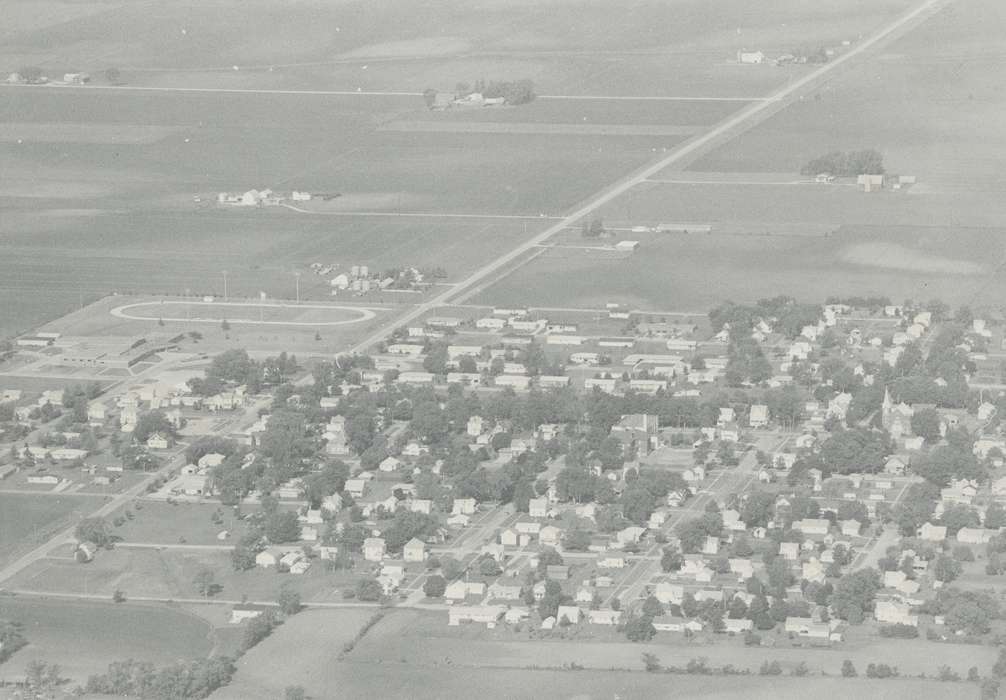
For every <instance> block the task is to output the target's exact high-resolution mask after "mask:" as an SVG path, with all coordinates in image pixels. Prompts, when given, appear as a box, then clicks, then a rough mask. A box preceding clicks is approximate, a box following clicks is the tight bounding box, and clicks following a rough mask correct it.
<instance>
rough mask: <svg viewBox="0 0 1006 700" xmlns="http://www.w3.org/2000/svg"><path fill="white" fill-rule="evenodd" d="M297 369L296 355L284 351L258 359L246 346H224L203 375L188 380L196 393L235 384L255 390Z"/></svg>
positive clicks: (211, 393)
mask: <svg viewBox="0 0 1006 700" xmlns="http://www.w3.org/2000/svg"><path fill="white" fill-rule="evenodd" d="M299 369H300V368H299V366H298V365H297V358H296V357H295V356H293V355H289V356H288V355H287V354H286V353H285V352H284V353H280V355H279V356H278V357H269V358H266V359H265V360H263V361H262V362H258V361H256V360H253V359H252V358H250V357H249V356H248V352H247V351H246V350H227V351H225V352H222V353H220V354H219V355H217V356H216V357H214V358H213V361H212V362H211V363H210V366H209V367H207V368H206V374H205V376H204V377H196V378H193V379H190V380H189V382H188V384H189V388H190V389H191V390H192V393H194V394H195V395H197V396H214V395H216V394H219V393H221V392H223V391H227V390H228V389H229V388H231V387H234V386H238V385H245V386H246V387H247V389H248V392H249V393H252V394H257V393H259V392H260V391H262V389H263V388H267V387H275V386H279V385H281V384H283V383H285V382H286V381H288V380H289V379H290V378H291V377H292V376H293V375H294V374H296V373H297V371H298V370H299Z"/></svg>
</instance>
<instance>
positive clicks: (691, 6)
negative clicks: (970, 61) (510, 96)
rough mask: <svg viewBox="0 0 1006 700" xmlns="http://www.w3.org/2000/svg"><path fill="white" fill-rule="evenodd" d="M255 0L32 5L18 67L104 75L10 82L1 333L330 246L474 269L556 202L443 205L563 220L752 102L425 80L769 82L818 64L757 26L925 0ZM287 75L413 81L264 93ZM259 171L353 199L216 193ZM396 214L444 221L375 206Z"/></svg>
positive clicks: (789, 27) (826, 29) (256, 273)
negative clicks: (749, 54) (515, 95)
mask: <svg viewBox="0 0 1006 700" xmlns="http://www.w3.org/2000/svg"><path fill="white" fill-rule="evenodd" d="M252 4H253V6H254V11H253V12H249V16H248V17H247V18H246V22H245V24H243V25H242V31H241V32H235V31H233V21H232V20H233V14H232V11H233V8H234V7H235V6H236V4H235V3H234V2H233V1H232V0H223V1H221V2H219V3H215V4H214V5H213V6H211V7H206V6H205V5H204V4H201V3H194V2H182V3H172V4H170V6H166V7H158V8H156V9H154V10H150V11H147V10H149V9H150V8H146V9H143V10H141V9H140V8H137V7H133V6H130V5H123V4H121V3H115V4H97V3H93V4H88V5H87V6H86V7H80V6H78V5H77V4H74V5H73V7H72V8H71V11H68V13H67V14H66V15H65V17H62V20H63V21H60V19H61V18H60V14H59V12H58V10H57V8H59V7H61V6H62V5H64V3H56V2H45V3H43V6H42V9H41V10H40V11H39V13H38V15H37V16H36V15H31V14H27V13H24V12H22V11H21V8H15V9H13V10H12V11H11V16H12V20H11V22H10V24H9V25H5V30H4V32H3V33H2V34H0V66H3V65H7V64H9V65H10V66H11V67H18V66H22V65H30V64H34V65H40V66H42V67H43V68H44V69H45V70H47V71H50V72H52V73H53V75H57V76H58V75H59V73H60V71H64V70H71V69H74V68H75V69H79V70H88V71H91V72H93V73H94V74H95V83H96V84H95V86H94V87H93V88H84V89H75V88H60V87H42V88H32V87H10V88H2V89H3V90H4V100H3V102H2V106H0V158H3V160H4V163H5V174H7V175H8V177H7V178H5V181H4V183H2V184H0V205H2V206H4V209H5V216H4V219H3V222H2V223H0V241H3V243H4V245H5V251H4V252H5V255H4V256H2V259H0V275H3V277H4V279H5V280H7V283H6V285H4V288H3V289H0V307H3V308H6V309H8V311H7V312H5V313H4V314H3V316H2V317H0V334H4V335H7V334H13V333H17V332H21V331H24V330H27V329H29V328H31V327H33V326H36V325H38V324H39V323H40V322H42V321H45V320H49V319H52V318H55V317H57V316H59V315H61V314H63V313H65V312H67V311H68V310H70V309H72V308H74V307H75V306H79V305H81V304H82V303H84V302H88V301H93V300H94V299H96V298H99V297H101V296H102V295H104V294H107V293H109V292H110V291H113V290H114V291H118V292H143V293H167V292H170V293H176V294H180V293H182V292H183V291H184V290H185V289H191V290H192V291H193V292H202V293H213V292H216V293H219V284H218V282H219V279H218V278H219V272H220V270H221V269H228V270H229V271H230V272H231V275H232V277H231V284H232V290H233V293H234V294H235V295H239V296H249V295H257V294H258V293H259V292H260V291H264V292H266V293H267V294H269V295H271V296H285V297H289V296H291V294H290V292H291V289H290V288H291V286H292V285H291V276H292V272H293V271H294V270H295V269H298V266H302V265H304V264H306V263H308V262H314V261H318V260H319V259H320V260H321V261H323V262H326V263H330V262H338V263H341V264H346V265H348V264H369V265H371V266H372V267H373V268H376V269H381V268H384V267H390V266H393V265H402V264H412V265H416V266H423V265H430V264H435V263H438V262H441V261H443V260H448V261H450V263H451V264H450V265H449V269H448V274H449V275H450V277H451V279H460V278H463V277H464V275H465V274H466V273H467V272H470V271H471V270H473V269H475V268H477V267H478V265H479V264H480V263H482V262H485V261H486V260H488V259H491V257H492V256H493V255H495V254H497V253H498V252H501V251H504V250H507V249H509V248H511V247H513V246H514V245H515V244H516V243H517V242H518V241H520V240H524V239H526V238H527V237H528V236H530V235H532V234H533V233H534V232H535V231H536V230H541V229H540V226H543V225H544V222H539V221H533V220H526V221H521V220H516V219H512V220H510V219H505V218H500V219H492V218H489V219H484V218H478V219H471V220H469V219H459V218H448V217H441V216H439V215H442V214H452V215H453V214H478V215H480V216H484V215H490V216H492V215H499V216H513V215H523V216H530V217H539V215H542V214H547V215H559V214H561V213H562V212H564V211H568V210H569V209H570V208H571V207H573V206H575V205H576V204H577V203H578V202H581V201H583V199H584V198H585V197H587V196H588V195H589V194H591V193H593V192H595V191H597V190H599V189H600V188H602V187H603V186H604V185H606V184H608V183H610V182H611V181H612V180H613V179H615V178H617V177H618V175H619V174H621V173H625V172H628V171H631V170H632V169H634V168H636V167H638V166H640V165H641V164H643V163H644V162H646V161H647V160H649V159H650V158H652V157H654V156H655V154H657V153H661V152H662V151H663V149H666V148H669V147H671V146H673V145H674V144H676V143H678V142H679V141H680V140H681V139H682V138H686V137H687V136H688V135H690V134H692V133H695V131H696V130H698V129H701V128H704V127H708V126H710V125H712V124H714V123H716V122H718V121H720V120H722V119H723V118H725V117H726V116H727V115H728V114H730V113H732V112H733V111H734V110H736V109H738V108H740V107H742V106H743V105H744V104H745V103H744V102H743V101H725V102H715V101H708V100H706V101H703V100H699V101H684V102H677V101H640V100H628V101H617V100H615V101H613V100H599V99H586V100H562V99H542V100H540V101H539V102H538V103H532V104H531V105H528V106H527V107H526V108H513V109H509V108H508V109H502V110H483V111H480V112H460V111H459V112H457V113H454V114H449V115H444V114H431V113H429V112H427V111H426V110H425V108H424V105H423V102H422V99H421V97H420V96H419V95H418V93H419V92H420V91H421V90H423V89H424V88H426V87H431V86H432V87H435V88H437V89H449V88H450V87H451V86H453V85H454V84H455V83H456V82H458V81H463V80H476V79H479V78H485V79H488V80H493V79H520V78H531V79H533V80H535V81H536V84H537V88H538V92H539V93H542V94H545V95H548V94H558V95H572V96H585V95H586V96H590V95H595V96H596V95H600V96H607V95H615V96H618V95H623V96H624V95H634V96H652V97H667V96H670V97H678V96H693V97H696V96H697V97H719V96H725V97H730V98H740V99H741V100H743V99H744V98H747V97H756V96H759V95H764V94H767V93H768V92H770V91H771V90H773V89H775V88H776V87H778V86H779V85H781V84H782V83H784V82H785V81H787V80H791V79H793V78H794V77H795V76H797V75H799V74H801V73H802V72H804V71H805V70H806V69H805V67H790V68H788V69H777V68H775V67H774V66H771V65H768V64H765V65H760V66H740V65H738V64H736V63H735V61H734V55H735V52H736V51H737V49H738V48H741V46H739V42H740V43H741V44H743V46H759V47H761V48H762V50H765V51H767V52H770V53H772V52H775V53H780V52H783V51H789V50H792V48H793V42H794V41H795V40H796V38H798V39H799V41H800V42H817V43H820V44H822V45H828V46H839V44H840V43H841V42H842V41H843V40H849V41H854V40H855V39H856V38H857V37H858V36H860V35H862V34H864V33H867V32H869V31H871V30H872V29H874V28H875V27H877V26H879V25H881V24H882V23H884V22H885V21H887V20H889V19H890V18H891V17H892V16H894V15H895V14H897V13H899V12H901V11H903V10H904V9H905V8H907V7H908V6H910V2H909V0H883V1H882V2H873V3H870V2H866V1H865V0H840V2H835V3H830V4H829V5H828V6H827V7H816V6H815V7H808V6H806V3H801V2H799V0H784V1H783V2H781V3H777V4H776V5H774V6H773V8H772V10H771V11H765V10H764V9H762V10H760V11H759V12H753V11H752V10H751V8H750V6H749V5H748V4H747V3H745V2H743V1H742V0H729V2H727V3H726V4H725V5H724V4H723V3H721V4H720V5H718V7H717V11H716V12H715V13H712V12H709V11H708V10H707V9H706V7H705V5H704V3H701V2H700V0H682V1H681V2H679V3H676V4H675V5H674V6H663V5H655V4H652V3H646V2H642V1H641V0H633V2H631V3H630V4H629V5H628V6H627V7H626V8H625V11H624V12H623V13H622V15H621V17H620V23H619V24H618V26H617V27H612V26H611V22H610V18H609V16H608V11H609V7H608V6H607V4H605V3H600V2H590V3H586V4H583V3H578V4H576V5H571V4H568V3H566V2H559V1H558V0H556V1H554V2H550V3H548V4H547V6H541V5H540V4H528V5H523V6H518V7H514V6H513V4H512V3H500V2H498V0H483V1H482V2H477V3H474V4H469V3H459V2H457V0H437V1H436V2H433V3H429V4H426V5H424V6H423V7H422V8H410V12H411V14H410V22H409V23H408V25H407V26H403V25H402V24H401V23H399V22H389V21H385V20H386V19H387V18H389V17H392V16H397V13H398V12H400V9H401V3H400V1H399V0H383V1H382V2H379V3H378V4H377V5H376V6H369V7H368V11H367V12H366V13H359V12H355V11H353V10H352V9H349V6H345V5H344V3H335V4H334V5H327V4H316V3H310V4H307V5H303V6H298V8H297V11H296V12H288V11H286V10H285V9H284V10H281V9H278V8H276V7H275V6H271V5H269V4H268V3H264V2H261V1H259V2H253V3H252ZM3 5H4V3H0V6H3ZM15 5H16V3H15ZM241 7H242V9H244V10H247V9H248V7H247V6H246V5H241ZM849 18H852V19H849ZM113 26H114V28H115V31H114V32H112V31H110V28H111V27H113ZM501 26H505V27H507V28H508V31H500V30H499V28H500V27H501ZM322 27H324V29H322ZM333 28H334V31H333ZM738 36H740V37H742V38H741V39H738ZM120 37H123V38H124V37H130V38H129V40H123V39H122V38H120ZM138 39H142V40H138ZM54 47H58V48H54ZM108 66H114V67H117V68H119V69H120V70H121V72H122V78H121V81H122V82H125V83H126V85H125V86H124V87H126V88H141V87H143V86H144V85H149V86H155V87H156V86H161V87H163V86H167V85H175V86H180V87H192V88H198V89H205V88H223V89H225V90H232V89H233V90H238V92H212V91H211V92H192V91H190V92H186V93H184V94H182V93H175V92H170V91H145V90H132V89H129V90H110V89H102V88H110V87H114V86H111V85H109V84H108V81H107V80H106V79H105V78H104V76H103V70H104V68H105V67H108ZM234 66H237V67H238V68H239V70H234ZM263 88H264V89H266V90H269V89H271V90H286V91H290V90H319V89H320V90H322V91H324V90H326V89H327V90H333V89H334V90H348V91H350V92H355V91H357V89H358V88H359V89H361V90H367V91H370V90H390V91H392V92H394V93H395V94H387V95H366V94H352V95H338V94H321V93H317V94H291V93H289V92H287V93H283V94H276V93H254V92H240V91H242V90H258V89H263ZM431 125H435V126H431ZM389 126H390V128H388V127H389ZM382 127H384V128H383V129H382ZM486 131H489V132H491V133H482V132H486ZM252 187H257V188H262V187H271V188H273V189H277V190H283V189H292V188H300V189H306V190H309V191H312V192H326V193H339V194H341V195H342V197H340V198H339V199H337V200H333V202H334V203H332V204H331V206H327V205H326V206H325V207H321V208H320V210H318V211H313V213H297V212H292V211H289V210H283V211H252V212H248V211H244V212H238V211H227V210H221V209H219V208H217V207H216V206H213V205H206V204H203V203H196V202H193V197H195V196H198V197H200V198H203V200H204V201H205V200H207V199H211V198H212V197H213V196H214V195H215V193H216V192H218V191H225V190H226V191H232V190H243V189H248V188H252ZM382 212H383V213H388V214H401V213H421V214H434V215H437V216H433V217H421V218H420V217H415V218H413V217H399V216H388V217H372V216H360V215H359V214H360V213H382ZM70 234H72V235H70ZM487 241H488V242H489V243H488V244H487ZM304 293H305V294H306V295H307V297H308V298H310V297H311V296H312V295H313V296H315V297H317V296H324V295H327V293H328V290H327V289H323V288H320V287H319V288H315V289H308V290H305V291H304ZM15 301H16V302H17V303H15Z"/></svg>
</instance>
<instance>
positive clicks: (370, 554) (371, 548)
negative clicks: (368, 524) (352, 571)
mask: <svg viewBox="0 0 1006 700" xmlns="http://www.w3.org/2000/svg"><path fill="white" fill-rule="evenodd" d="M386 552H387V547H386V545H385V543H384V539H383V538H381V537H368V538H367V539H365V540H364V541H363V558H364V559H366V560H367V561H381V560H382V559H384V555H385V553H386Z"/></svg>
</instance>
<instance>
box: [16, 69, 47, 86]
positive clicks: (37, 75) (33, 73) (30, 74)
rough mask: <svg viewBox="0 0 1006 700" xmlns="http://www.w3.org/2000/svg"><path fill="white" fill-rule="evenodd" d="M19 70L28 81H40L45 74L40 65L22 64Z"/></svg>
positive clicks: (23, 78)
mask: <svg viewBox="0 0 1006 700" xmlns="http://www.w3.org/2000/svg"><path fill="white" fill-rule="evenodd" d="M17 72H18V75H20V76H21V79H22V80H24V81H25V82H26V83H37V82H40V81H41V80H42V78H43V77H44V76H45V73H44V72H43V71H42V69H41V68H39V67H38V66H21V67H20V68H18V69H17Z"/></svg>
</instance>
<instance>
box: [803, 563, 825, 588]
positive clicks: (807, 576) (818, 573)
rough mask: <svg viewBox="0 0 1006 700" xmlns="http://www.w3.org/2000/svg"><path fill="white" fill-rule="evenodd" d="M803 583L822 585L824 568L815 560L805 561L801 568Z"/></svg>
mask: <svg viewBox="0 0 1006 700" xmlns="http://www.w3.org/2000/svg"><path fill="white" fill-rule="evenodd" d="M800 578H802V579H803V580H804V581H810V582H813V583H822V584H823V583H824V581H825V576H824V567H823V566H821V562H820V561H818V560H817V559H813V558H812V559H810V560H809V561H805V562H804V563H803V566H802V570H801V575H800Z"/></svg>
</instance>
